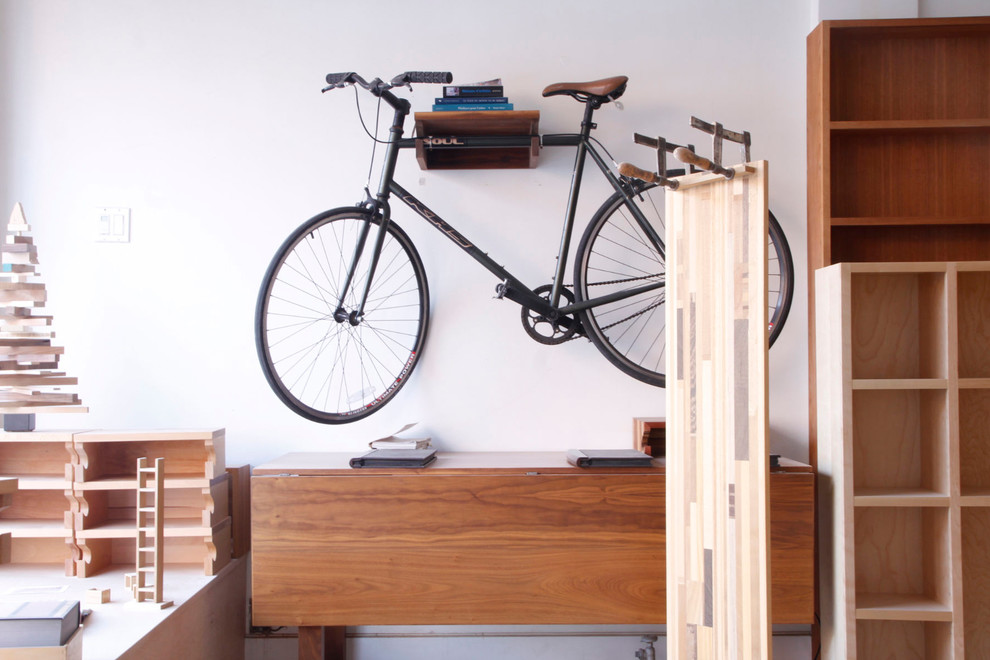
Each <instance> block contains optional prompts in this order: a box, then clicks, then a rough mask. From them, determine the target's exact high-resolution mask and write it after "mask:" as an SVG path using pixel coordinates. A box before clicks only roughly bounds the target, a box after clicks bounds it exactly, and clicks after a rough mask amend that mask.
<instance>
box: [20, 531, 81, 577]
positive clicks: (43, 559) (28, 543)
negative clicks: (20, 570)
mask: <svg viewBox="0 0 990 660" xmlns="http://www.w3.org/2000/svg"><path fill="white" fill-rule="evenodd" d="M70 557H71V546H70V545H69V539H65V538H60V537H55V536H44V537H38V536H13V538H11V542H10V563H11V564H58V565H60V566H61V565H64V566H65V567H66V573H65V574H66V575H70V576H71V575H72V573H71V572H69V568H70V567H71V565H72V562H71V560H70Z"/></svg>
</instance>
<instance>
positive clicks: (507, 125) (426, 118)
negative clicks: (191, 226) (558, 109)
mask: <svg viewBox="0 0 990 660" xmlns="http://www.w3.org/2000/svg"><path fill="white" fill-rule="evenodd" d="M415 121H416V136H417V138H426V137H434V138H450V137H477V136H501V137H507V136H508V137H520V138H526V137H528V138H529V140H528V141H525V143H524V145H525V146H489V147H473V146H471V147H459V146H451V145H438V146H430V145H429V144H426V143H425V140H422V139H420V140H417V142H416V160H417V161H419V166H420V167H421V168H422V169H424V170H460V169H473V170H477V169H511V168H529V167H536V160H537V158H538V157H539V155H540V137H539V131H540V112H539V110H504V111H503V110H497V111H485V110H478V111H465V112H417V113H415Z"/></svg>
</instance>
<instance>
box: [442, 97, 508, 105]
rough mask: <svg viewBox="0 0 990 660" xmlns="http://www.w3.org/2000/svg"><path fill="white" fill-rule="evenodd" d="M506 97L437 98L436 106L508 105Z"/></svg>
mask: <svg viewBox="0 0 990 660" xmlns="http://www.w3.org/2000/svg"><path fill="white" fill-rule="evenodd" d="M508 102H509V97H508V96H476V97H472V98H455V97H447V98H437V99H436V103H437V105H467V104H468V103H488V104H489V105H490V104H492V103H508Z"/></svg>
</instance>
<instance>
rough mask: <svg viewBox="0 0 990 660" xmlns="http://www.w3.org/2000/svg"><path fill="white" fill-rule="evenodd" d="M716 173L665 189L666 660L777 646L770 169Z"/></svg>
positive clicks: (752, 652) (754, 653)
mask: <svg viewBox="0 0 990 660" xmlns="http://www.w3.org/2000/svg"><path fill="white" fill-rule="evenodd" d="M678 157H679V158H680V156H678ZM682 160H684V159H683V158H682ZM687 162H690V161H687ZM716 165H717V163H716ZM719 169H720V170H721V171H723V172H724V173H725V174H726V176H723V175H719V174H713V173H707V172H702V173H697V174H690V175H687V176H684V177H680V178H679V179H677V181H678V186H677V190H676V191H668V192H667V218H668V226H667V248H668V254H667V257H668V259H667V278H668V279H667V303H668V304H667V343H668V346H669V347H670V351H669V353H668V363H667V374H668V382H667V388H668V389H667V392H668V411H667V413H668V417H667V434H668V442H667V478H668V488H667V519H666V523H667V528H668V529H677V530H679V533H678V534H669V535H667V657H668V658H678V659H684V660H694V659H699V658H710V659H715V660H718V659H722V658H746V659H750V658H769V657H770V652H771V651H770V613H769V609H770V599H769V593H768V582H769V580H768V545H769V543H768V472H769V467H768V463H769V458H768V451H767V375H766V372H767V344H768V332H767V287H766V272H767V266H766V254H767V213H768V211H767V166H766V163H765V162H758V163H748V164H747V165H745V166H742V165H741V166H736V167H735V168H732V170H733V172H734V174H732V175H731V176H732V178H731V179H729V178H727V176H730V175H729V173H728V171H727V169H726V168H721V167H720V168H719ZM716 171H717V170H716Z"/></svg>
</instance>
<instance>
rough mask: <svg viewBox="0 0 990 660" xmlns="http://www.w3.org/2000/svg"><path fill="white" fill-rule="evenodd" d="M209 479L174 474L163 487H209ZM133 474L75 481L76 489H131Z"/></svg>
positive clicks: (133, 481) (133, 480) (132, 487)
mask: <svg viewBox="0 0 990 660" xmlns="http://www.w3.org/2000/svg"><path fill="white" fill-rule="evenodd" d="M211 481H212V480H211V479H208V478H206V477H202V476H198V475H187V476H183V475H176V476H171V477H168V478H166V479H165V488H209V487H210V483H211ZM134 483H135V476H134V475H117V476H113V475H111V476H106V477H100V478H99V479H94V480H92V481H77V482H75V487H76V489H78V490H80V491H89V490H133V489H134Z"/></svg>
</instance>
